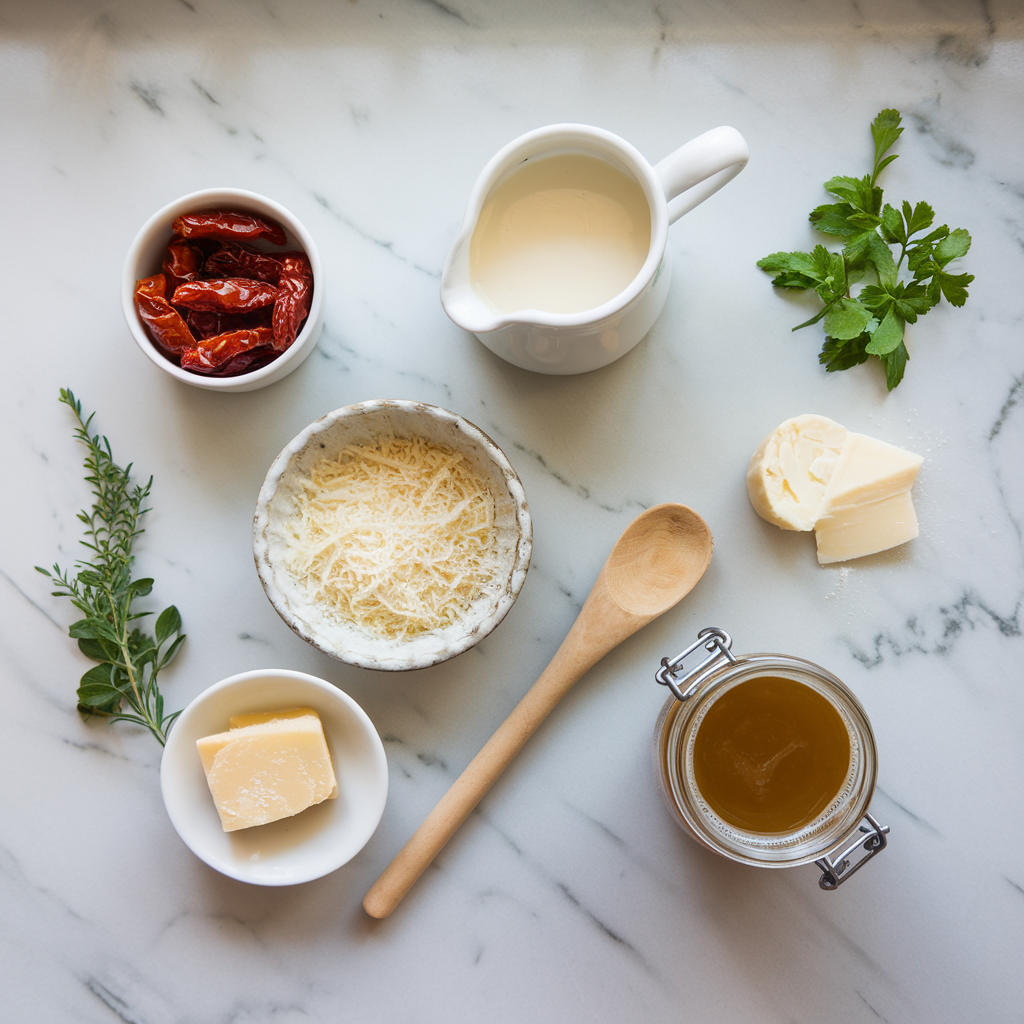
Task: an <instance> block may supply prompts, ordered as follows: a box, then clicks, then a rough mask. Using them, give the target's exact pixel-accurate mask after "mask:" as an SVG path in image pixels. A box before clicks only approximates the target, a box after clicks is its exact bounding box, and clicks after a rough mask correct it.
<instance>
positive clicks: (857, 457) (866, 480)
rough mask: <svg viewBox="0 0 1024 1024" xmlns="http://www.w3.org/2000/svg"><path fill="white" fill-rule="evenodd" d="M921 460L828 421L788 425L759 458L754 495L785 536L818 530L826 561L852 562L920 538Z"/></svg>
mask: <svg viewBox="0 0 1024 1024" xmlns="http://www.w3.org/2000/svg"><path fill="white" fill-rule="evenodd" d="M923 461H924V460H923V459H922V458H921V456H920V455H915V454H914V453H913V452H908V451H906V450H905V449H903V448H897V447H896V446H895V445H891V444H887V443H886V442H885V441H879V440H877V439H876V438H873V437H868V436H867V435H866V434H855V433H853V431H848V430H847V429H846V428H845V427H843V426H840V424H838V423H835V422H834V421H833V420H830V419H826V418H825V417H824V416H814V415H809V414H805V415H803V416H795V417H793V419H789V420H786V421H785V422H784V423H781V424H780V425H779V426H778V427H777V428H776V429H775V430H774V431H773V432H772V433H771V434H769V435H768V437H766V438H765V440H764V441H763V442H762V443H761V446H760V447H759V448H758V449H757V451H756V452H754V455H753V457H752V458H751V460H750V465H749V466H748V468H747V493H748V494H749V495H750V502H751V504H752V505H753V506H754V510H755V511H756V512H757V514H758V515H759V516H761V517H762V518H763V519H767V520H768V522H770V523H774V524H775V525H776V526H778V527H780V528H781V529H783V530H812V529H813V530H814V531H815V535H816V540H817V545H818V561H819V562H820V563H821V564H822V565H825V564H827V563H829V562H840V561H846V560H847V559H851V558H861V557H863V556H864V555H873V554H875V553H876V552H879V551H885V550H887V549H888V548H892V547H896V546H897V545H898V544H905V543H906V542H907V541H908V540H913V539H914V538H915V537H916V536H917V534H918V529H917V516H916V514H915V512H914V505H913V502H912V500H911V497H910V488H911V487H912V486H913V483H914V479H915V478H916V476H917V471H918V470H919V469H920V468H921V463H922V462H923Z"/></svg>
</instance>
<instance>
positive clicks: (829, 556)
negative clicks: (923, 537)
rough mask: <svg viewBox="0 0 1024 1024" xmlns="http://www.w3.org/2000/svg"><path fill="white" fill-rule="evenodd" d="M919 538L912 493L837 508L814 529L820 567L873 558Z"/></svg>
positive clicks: (907, 492) (907, 491)
mask: <svg viewBox="0 0 1024 1024" xmlns="http://www.w3.org/2000/svg"><path fill="white" fill-rule="evenodd" d="M917 535H918V529H917V515H916V513H915V512H914V503H913V501H912V500H911V497H910V491H909V490H906V491H899V492H898V493H896V494H890V495H888V496H887V497H884V498H880V499H878V500H877V501H867V502H862V503H860V504H853V505H850V506H848V507H847V508H840V509H836V510H835V511H834V512H831V513H829V514H828V515H825V516H823V517H822V518H821V519H819V520H818V522H817V524H816V525H815V527H814V536H815V539H816V540H817V543H818V562H819V563H820V564H821V565H827V564H828V563H829V562H845V561H847V560H848V559H851V558H863V557H864V556H865V555H874V554H877V553H878V552H879V551H886V550H888V549H889V548H894V547H896V546H897V545H898V544H905V543H906V542H907V541H908V540H913V539H914V538H915V537H916V536H917Z"/></svg>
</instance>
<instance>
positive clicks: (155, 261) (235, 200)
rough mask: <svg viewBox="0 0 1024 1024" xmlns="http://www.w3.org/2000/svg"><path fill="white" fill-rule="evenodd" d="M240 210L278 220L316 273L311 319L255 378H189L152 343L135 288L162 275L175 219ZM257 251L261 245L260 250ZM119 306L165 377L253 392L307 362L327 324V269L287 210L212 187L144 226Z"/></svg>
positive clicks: (244, 375) (190, 375)
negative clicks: (163, 260) (137, 303)
mask: <svg viewBox="0 0 1024 1024" xmlns="http://www.w3.org/2000/svg"><path fill="white" fill-rule="evenodd" d="M216 209H221V210H239V211H242V212H245V213H255V214H263V215H265V216H267V217H270V218H272V219H273V220H276V221H277V222H278V223H279V224H280V225H281V227H283V228H284V230H285V234H286V235H287V236H288V239H287V245H286V248H287V249H303V250H304V251H305V253H306V256H307V257H308V258H309V263H310V266H311V267H312V269H313V299H312V302H311V303H310V307H309V316H308V317H307V318H306V322H305V324H304V325H303V327H302V330H301V331H300V332H299V335H298V337H297V338H296V339H295V341H294V342H292V344H291V345H290V346H289V347H288V349H287V350H286V351H285V352H283V353H282V354H281V355H279V356H278V357H277V358H276V359H275V360H273V362H270V363H267V365H266V366H261V367H260V368H259V369H258V370H253V371H252V372H251V373H240V374H238V375H237V376H235V377H208V376H205V375H203V374H201V373H191V372H189V371H188V370H183V369H182V368H181V367H180V366H175V365H174V363H172V362H171V361H170V360H169V359H167V358H166V357H165V356H164V355H163V354H162V353H161V352H160V350H159V349H158V348H157V347H156V346H155V345H154V344H153V342H152V340H151V339H150V337H149V334H148V333H147V332H146V328H145V326H144V325H143V323H142V320H141V319H140V318H139V314H138V311H137V310H136V308H135V283H136V281H139V280H141V279H142V278H144V277H150V276H151V275H153V274H159V273H160V263H161V260H162V259H163V255H164V251H165V250H166V249H167V243H168V242H169V241H170V240H171V236H172V232H171V224H172V223H173V221H174V219H175V217H179V216H181V214H183V213H193V212H195V211H197V210H216ZM257 248H262V246H259V245H257ZM121 305H122V308H123V309H124V318H125V320H127V322H128V329H129V330H130V331H131V332H132V337H133V338H135V341H136V342H137V343H138V346H139V348H141V349H142V351H143V352H144V353H145V354H146V355H147V356H148V357H149V358H150V359H152V360H153V362H154V363H156V365H157V366H159V367H160V369H161V370H163V371H164V372H165V373H169V374H170V375H171V376H172V377H175V378H176V379H177V380H180V381H184V382H185V383H186V384H191V385H192V386H193V387H196V388H205V389H206V390H207V391H255V390H256V389H257V388H265V387H266V386H267V385H268V384H273V383H274V382H275V381H279V380H280V379H281V378H282V377H287V376H288V374H289V373H291V372H292V370H294V369H296V368H297V367H298V366H300V365H301V364H302V362H303V360H305V359H306V357H307V356H308V355H309V354H310V353H311V352H312V351H313V349H314V348H315V347H316V343H317V339H318V338H319V337H320V331H321V330H322V328H323V325H324V282H323V267H322V266H321V264H320V254H319V253H318V252H317V248H316V243H315V242H314V241H313V236H312V235H310V233H309V232H308V231H307V230H306V229H305V228H304V227H303V226H302V224H301V222H300V221H299V220H298V218H297V217H295V216H294V215H293V214H291V213H289V212H288V211H287V210H286V209H285V208H284V207H283V206H280V205H279V204H278V203H275V202H274V201H273V200H272V199H267V198H266V197H265V196H261V195H257V194H256V193H255V192H246V191H245V190H244V189H240V188H210V189H204V190H203V191H201V192H192V193H190V194H189V195H187V196H182V197H181V198H180V199H175V201H174V202H173V203H169V204H168V205H167V206H165V207H164V208H163V209H162V210H157V212H156V213H154V214H153V216H152V217H150V218H149V220H148V221H146V223H145V224H144V225H143V226H142V230H141V231H140V232H139V233H138V234H137V235H136V236H135V241H134V242H132V245H131V248H130V249H129V250H128V256H127V257H126V259H125V261H124V273H123V275H122V278H121Z"/></svg>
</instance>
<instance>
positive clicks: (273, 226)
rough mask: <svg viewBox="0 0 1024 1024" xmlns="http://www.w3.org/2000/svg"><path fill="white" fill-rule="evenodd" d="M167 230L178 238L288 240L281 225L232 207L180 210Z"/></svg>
mask: <svg viewBox="0 0 1024 1024" xmlns="http://www.w3.org/2000/svg"><path fill="white" fill-rule="evenodd" d="M171 230H172V231H173V232H174V233H175V234H176V235H181V237H182V238H219V239H221V240H222V241H234V242H250V241H253V240H255V239H257V238H265V239H266V240H267V241H268V242H271V243H273V244H274V245H284V244H285V242H287V240H288V239H287V236H286V235H285V233H284V228H282V227H281V225H280V224H278V223H277V222H276V221H272V220H271V219H270V218H269V217H256V216H255V215H253V214H251V213H238V212H237V211H234V210H208V211H206V212H205V213H183V214H182V215H181V216H180V217H177V218H175V220H174V223H173V224H172V225H171Z"/></svg>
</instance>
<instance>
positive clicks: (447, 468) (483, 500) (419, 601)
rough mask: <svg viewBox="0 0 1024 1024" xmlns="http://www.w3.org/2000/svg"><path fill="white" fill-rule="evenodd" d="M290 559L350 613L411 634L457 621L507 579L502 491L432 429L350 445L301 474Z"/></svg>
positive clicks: (300, 575) (343, 613)
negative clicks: (499, 514) (501, 544)
mask: <svg viewBox="0 0 1024 1024" xmlns="http://www.w3.org/2000/svg"><path fill="white" fill-rule="evenodd" d="M286 532H287V549H286V552H285V557H284V564H285V567H286V568H287V570H288V571H289V573H290V574H291V575H292V576H293V577H294V578H295V579H296V580H298V581H299V582H300V583H301V584H302V585H304V587H305V588H306V591H307V595H308V596H309V597H310V598H311V599H312V600H315V601H317V602H318V603H323V604H326V605H327V607H329V608H330V609H332V611H333V612H334V614H335V615H336V616H337V617H338V618H340V619H341V620H343V621H345V622H348V623H351V624H353V625H355V626H357V627H359V628H361V629H363V630H366V631H367V632H370V633H373V634H377V635H384V636H387V637H390V638H395V639H404V638H406V637H410V636H415V635H417V634H419V633H424V632H428V631H430V630H436V629H443V628H444V627H446V626H449V625H452V624H453V623H455V622H457V621H458V619H459V618H460V617H461V616H462V614H463V613H464V612H465V611H466V610H467V609H468V608H469V606H470V605H471V604H472V602H473V601H474V600H475V599H476V598H477V597H479V596H480V595H481V594H483V593H485V592H486V591H488V590H490V591H494V590H495V589H497V588H499V587H500V586H501V585H502V567H501V562H500V560H499V558H498V543H497V540H498V538H497V529H496V527H495V522H494V498H493V496H492V495H491V493H490V491H489V490H488V487H487V484H486V483H485V482H484V481H483V480H482V479H481V477H480V476H479V475H478V474H477V472H476V471H475V470H474V469H473V467H472V466H471V465H470V464H469V463H468V461H467V460H466V458H465V457H464V456H463V455H461V454H460V453H458V452H456V451H454V450H453V449H451V448H448V447H446V446H444V445H440V444H435V443H433V442H432V441H428V440H426V439H425V438H422V437H409V438H398V437H391V436H387V437H382V438H378V439H377V440H376V441H375V442H373V443H369V444H366V445H347V446H346V447H345V448H343V449H342V451H341V453H340V454H339V455H338V456H337V457H336V458H331V457H325V458H322V459H321V460H320V461H319V462H317V463H316V464H315V465H314V466H313V468H312V470H311V471H310V474H309V476H308V477H305V478H303V480H302V481H301V485H300V489H299V492H298V494H297V496H296V511H295V515H294V517H293V518H292V520H291V522H290V523H289V525H288V529H287V531H286Z"/></svg>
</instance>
